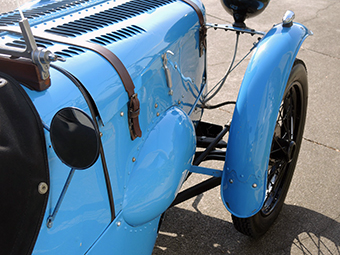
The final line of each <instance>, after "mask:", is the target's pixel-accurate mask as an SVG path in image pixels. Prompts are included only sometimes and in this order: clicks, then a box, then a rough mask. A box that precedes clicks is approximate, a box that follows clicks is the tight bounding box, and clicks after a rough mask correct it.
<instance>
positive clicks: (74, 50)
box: [6, 38, 85, 57]
mask: <svg viewBox="0 0 340 255" xmlns="http://www.w3.org/2000/svg"><path fill="white" fill-rule="evenodd" d="M35 41H36V43H37V46H38V47H41V48H45V49H46V48H47V47H49V46H53V43H52V42H50V41H48V40H44V39H40V38H35ZM6 45H7V46H10V47H16V48H20V49H25V48H26V43H25V41H24V39H23V38H20V39H18V40H14V41H13V42H10V43H6ZM83 52H85V51H84V50H83V49H81V48H79V47H75V46H70V47H67V48H65V49H61V50H58V51H55V52H54V54H56V55H59V56H62V57H72V56H74V55H79V54H81V53H83Z"/></svg>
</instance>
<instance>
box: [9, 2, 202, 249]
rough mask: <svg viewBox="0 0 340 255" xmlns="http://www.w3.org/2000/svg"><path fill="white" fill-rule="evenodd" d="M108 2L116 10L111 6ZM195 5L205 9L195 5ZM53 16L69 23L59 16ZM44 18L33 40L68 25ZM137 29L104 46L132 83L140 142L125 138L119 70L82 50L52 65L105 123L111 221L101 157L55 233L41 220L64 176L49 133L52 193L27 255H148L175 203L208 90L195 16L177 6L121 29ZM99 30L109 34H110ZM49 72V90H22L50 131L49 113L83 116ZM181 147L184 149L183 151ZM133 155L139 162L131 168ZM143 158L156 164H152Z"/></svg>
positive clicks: (74, 97) (79, 102)
mask: <svg viewBox="0 0 340 255" xmlns="http://www.w3.org/2000/svg"><path fill="white" fill-rule="evenodd" d="M101 2H102V1H101ZM97 3H98V1H97ZM197 3H199V2H197ZM105 4H110V5H115V4H116V5H117V3H114V2H113V1H110V2H107V3H105ZM91 5H92V4H91ZM199 5H200V6H201V7H202V4H201V3H200V4H199ZM85 7H86V5H82V6H80V7H79V8H80V9H79V12H80V14H79V15H81V14H82V13H83V12H84V13H86V9H84V8H85ZM104 7H105V6H104ZM98 8H100V7H98ZM102 8H103V7H102ZM89 12H94V9H93V7H91V8H89ZM86 14H87V13H86ZM59 15H65V16H64V18H65V19H67V20H72V17H71V16H70V15H69V14H68V12H66V11H65V12H64V11H62V12H60V13H59ZM87 15H88V14H87ZM45 16H46V17H44V18H45V20H44V21H46V24H40V23H41V22H42V20H41V19H42V18H41V17H39V18H37V19H36V20H34V19H32V20H31V22H32V23H34V27H33V33H34V31H39V30H44V29H46V27H48V26H55V25H56V24H59V23H60V22H65V21H62V20H61V17H58V16H56V15H55V14H53V13H52V14H51V15H45ZM150 18H151V20H152V22H150ZM38 21H39V22H40V23H39V22H38ZM134 24H138V26H140V27H142V28H143V29H144V30H145V32H143V33H140V34H138V35H135V36H133V37H130V38H128V39H127V40H121V41H117V42H115V43H112V44H109V45H107V46H106V47H107V48H108V49H110V50H112V51H113V52H114V53H115V54H116V55H117V56H118V57H119V58H120V59H121V60H122V62H123V63H124V65H125V66H126V68H127V70H128V71H129V73H130V75H131V78H132V79H133V82H134V85H135V92H136V93H137V94H138V98H139V100H140V104H141V112H140V117H139V119H140V125H141V129H142V132H143V136H142V137H141V138H137V139H136V140H134V141H132V140H131V138H130V134H129V128H128V120H127V116H128V114H127V103H128V97H127V93H126V91H125V89H124V87H123V85H122V82H121V80H120V78H119V77H118V75H117V73H116V71H115V70H114V68H113V67H112V66H111V65H110V64H109V63H108V62H107V61H106V60H105V59H104V58H102V57H101V56H99V55H98V54H96V53H95V52H93V51H91V50H88V49H82V51H83V52H82V53H80V54H78V55H73V56H72V57H66V62H56V63H55V64H56V65H58V66H60V67H62V68H64V69H66V70H67V71H68V72H70V73H71V74H72V75H74V76H75V77H76V78H77V79H78V80H79V81H80V82H81V83H82V84H83V85H84V86H85V87H86V89H87V90H88V91H89V93H90V94H91V96H92V97H93V99H94V101H95V103H96V106H97V107H98V110H99V114H100V117H101V120H102V122H103V125H101V122H99V131H100V132H101V134H102V136H101V139H102V143H103V148H104V153H105V157H106V162H107V166H108V171H109V177H110V182H111V186H112V191H113V199H114V208H115V216H116V219H115V221H114V222H112V223H110V218H111V217H110V206H109V202H108V194H107V189H106V184H105V179H104V175H103V168H102V165H101V161H100V159H99V160H98V161H97V162H96V163H95V164H94V165H93V166H92V167H90V168H89V169H87V170H83V171H77V170H76V171H75V173H74V176H73V178H72V180H71V182H70V186H69V188H68V190H67V192H66V194H65V197H64V199H63V201H62V203H61V206H60V209H59V211H58V213H57V214H56V217H55V219H54V222H53V226H52V227H51V228H48V227H47V224H46V223H47V219H48V217H49V216H50V214H51V213H52V212H53V210H54V208H55V206H56V204H57V201H58V199H59V197H60V194H61V191H62V189H63V186H64V184H65V181H66V180H67V176H68V174H69V172H70V170H71V169H70V168H69V167H67V166H65V165H64V164H62V162H61V161H60V160H59V159H58V158H57V156H56V155H55V153H54V150H53V148H52V147H51V142H50V139H49V132H48V131H47V130H45V136H46V144H47V148H48V157H49V166H50V173H51V186H50V196H49V202H48V207H47V210H46V213H45V216H44V219H43V224H42V226H41V230H40V234H39V236H38V240H37V242H36V245H35V249H34V251H33V253H34V254H64V253H65V251H67V252H68V253H69V254H84V253H85V252H86V251H88V250H89V249H90V253H91V252H92V253H93V254H105V252H110V251H112V250H118V251H120V252H119V254H150V253H151V251H152V248H153V245H154V243H155V240H156V236H157V227H158V222H159V218H160V215H161V214H162V213H163V212H164V211H165V210H166V209H167V208H168V207H169V205H170V204H171V203H172V201H173V199H174V198H175V196H176V194H177V192H178V190H179V188H180V187H181V185H182V183H183V181H184V179H185V176H186V174H187V172H188V170H189V169H190V166H191V161H192V158H193V155H194V153H195V141H196V138H195V131H194V127H193V124H192V120H194V121H195V120H196V121H197V120H198V119H199V118H200V117H201V110H200V109H195V103H197V100H196V98H197V96H198V95H199V93H202V91H204V89H203V86H205V83H204V82H203V79H204V76H205V57H199V47H198V28H199V22H198V18H197V14H196V13H195V12H194V10H193V9H192V8H191V7H190V6H189V5H187V4H185V3H183V2H180V1H178V2H174V3H171V4H169V5H168V6H166V7H163V8H157V9H155V10H153V11H152V13H146V14H143V15H140V16H136V17H133V18H131V19H127V20H124V21H122V22H121V24H119V25H120V26H122V27H124V26H130V25H134ZM102 30H103V31H102V33H106V32H108V31H110V30H112V27H110V26H109V27H104V28H103V29H102ZM89 34H91V33H89ZM85 36H90V35H85ZM13 37H16V36H13ZM18 37H19V36H18ZM92 37H93V36H92ZM7 39H8V40H9V41H10V40H13V39H12V38H5V40H7ZM84 40H86V38H84ZM64 48H65V45H63V44H60V43H54V44H53V45H51V46H49V49H50V50H51V51H52V52H56V51H61V49H64ZM167 50H170V51H171V52H173V53H174V55H171V56H170V57H169V62H168V63H169V69H170V74H171V78H172V81H173V88H172V89H173V90H174V93H173V95H169V88H168V84H167V82H166V78H165V73H164V69H163V61H162V54H163V53H165V52H166V51H167ZM50 73H51V74H50V75H51V81H52V85H51V87H50V88H48V89H47V90H45V91H42V92H36V91H31V90H29V89H26V88H25V90H26V92H27V93H28V95H29V96H30V97H31V99H32V101H33V103H34V105H35V106H36V108H37V110H38V112H39V114H40V117H41V119H42V121H43V122H44V123H45V124H46V125H47V127H48V126H49V125H50V122H51V120H52V118H53V116H54V114H55V113H56V112H57V111H58V110H60V109H61V108H64V107H77V108H80V109H82V110H84V111H85V112H86V113H87V114H89V115H90V112H89V109H88V106H87V104H86V102H85V100H84V98H83V96H82V95H81V93H80V92H79V90H78V89H77V88H76V87H75V85H74V84H73V83H72V82H71V81H70V80H69V79H68V78H66V77H64V76H63V75H62V74H61V73H59V72H58V71H57V70H55V69H54V68H50ZM98 74H99V75H98ZM189 112H190V113H191V114H190V118H189V116H188V115H187V114H188V113H189ZM160 141H162V142H160ZM183 142H185V144H186V146H182V144H183ZM133 158H136V161H135V162H133V161H132V159H133ZM150 158H152V159H157V160H155V161H150V160H151V159H150ZM118 221H120V222H121V226H122V227H121V228H119V230H120V231H118V232H117V231H116V229H115V227H117V225H115V224H116V223H117V222H118ZM132 225H134V226H138V227H132ZM149 226H151V227H152V228H151V227H150V228H149ZM144 228H148V231H144ZM126 229H128V231H127V230H126ZM136 231H137V232H138V234H136ZM142 231H143V232H142ZM98 237H100V238H99V239H98ZM97 239H98V240H97ZM96 240H97V242H96ZM95 242H96V245H94V243H95ZM91 247H92V248H91ZM113 247H114V249H113ZM119 247H120V248H119ZM124 250H125V252H123V251H124ZM99 251H100V252H99Z"/></svg>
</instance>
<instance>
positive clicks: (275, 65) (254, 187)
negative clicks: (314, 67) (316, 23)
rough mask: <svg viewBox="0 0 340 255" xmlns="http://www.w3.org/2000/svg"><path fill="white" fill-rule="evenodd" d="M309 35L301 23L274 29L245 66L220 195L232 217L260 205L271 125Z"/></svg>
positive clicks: (263, 188) (243, 213)
mask: <svg viewBox="0 0 340 255" xmlns="http://www.w3.org/2000/svg"><path fill="white" fill-rule="evenodd" d="M310 34H311V32H310V31H309V30H308V29H307V28H306V27H304V26H303V25H300V24H296V23H295V24H294V25H293V26H291V27H283V26H282V24H279V25H276V26H274V27H273V28H272V29H271V30H270V31H269V32H268V33H267V34H266V36H265V37H264V38H262V39H261V41H260V42H259V44H258V46H257V49H256V51H255V53H254V54H253V56H252V58H251V60H250V63H249V65H248V67H247V70H246V73H245V76H244V79H243V81H242V85H241V88H240V91H239V95H238V99H237V102H236V106H235V110H234V115H233V119H232V123H231V128H230V134H229V140H228V149H227V154H226V164H225V166H224V170H223V175H222V183H221V195H222V200H223V202H224V204H225V206H226V208H227V209H228V210H229V211H230V212H231V213H232V214H233V215H235V216H237V217H242V218H244V217H250V216H252V215H254V214H256V213H257V212H258V211H259V210H260V209H261V208H262V206H263V202H264V199H265V196H266V183H267V170H268V161H269V154H270V149H271V143H272V138H273V134H274V128H275V123H276V119H277V115H278V111H279V107H280V103H281V100H282V97H283V93H284V90H285V86H286V83H287V81H288V78H289V74H290V70H291V68H292V66H293V63H294V60H295V58H296V55H297V53H298V51H299V48H300V46H301V44H302V43H303V41H304V40H305V38H306V37H307V36H308V35H310Z"/></svg>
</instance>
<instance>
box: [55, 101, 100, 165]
mask: <svg viewBox="0 0 340 255" xmlns="http://www.w3.org/2000/svg"><path fill="white" fill-rule="evenodd" d="M50 137H51V142H52V146H53V148H54V151H55V153H56V154H57V156H58V157H59V158H60V160H61V161H62V162H63V163H64V164H66V165H67V166H69V167H71V168H74V169H80V170H81V169H86V168H89V167H90V166H92V165H93V164H94V163H95V162H96V161H97V159H98V156H99V141H100V140H99V139H100V137H99V132H98V130H97V128H96V125H95V123H94V121H93V120H92V119H91V117H90V116H88V115H87V114H86V113H85V112H83V111H82V110H80V109H77V108H72V107H66V108H63V109H61V110H59V111H58V112H57V113H56V114H55V115H54V117H53V119H52V122H51V126H50Z"/></svg>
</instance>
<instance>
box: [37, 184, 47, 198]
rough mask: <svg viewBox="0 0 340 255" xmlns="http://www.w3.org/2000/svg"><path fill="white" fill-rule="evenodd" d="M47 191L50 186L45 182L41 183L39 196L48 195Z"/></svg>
mask: <svg viewBox="0 0 340 255" xmlns="http://www.w3.org/2000/svg"><path fill="white" fill-rule="evenodd" d="M47 190H48V185H47V184H46V183H45V182H41V183H39V185H38V192H39V194H41V195H44V194H46V192H47Z"/></svg>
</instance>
